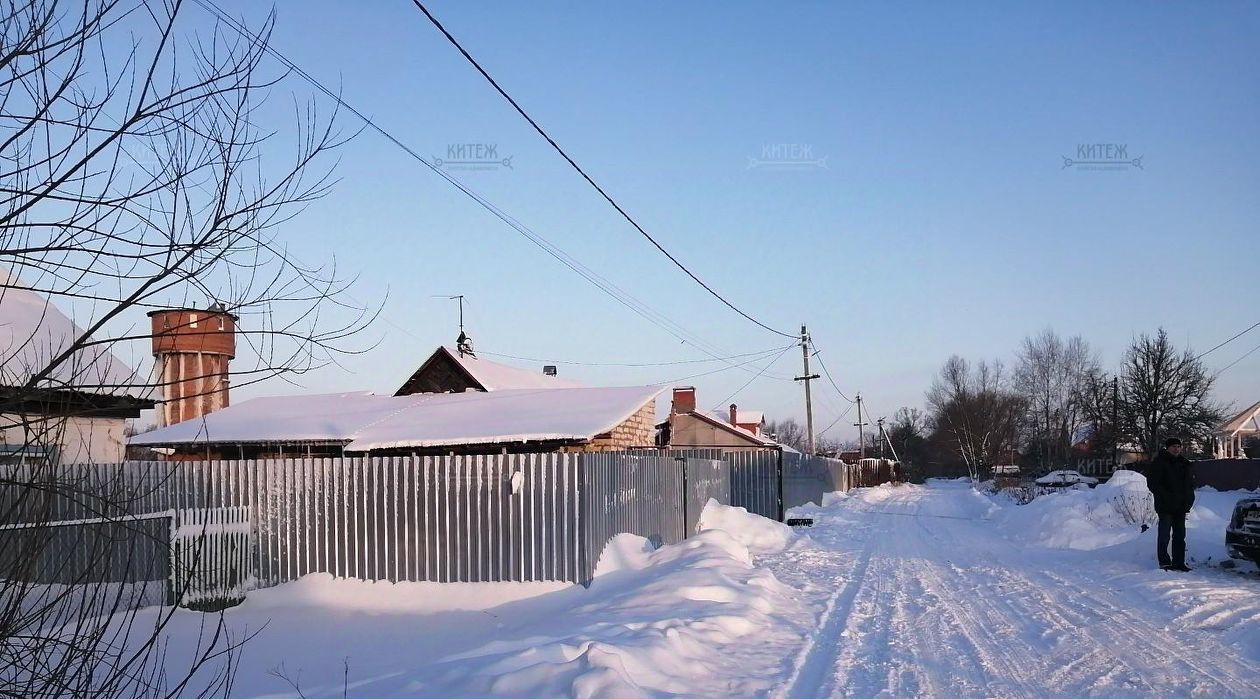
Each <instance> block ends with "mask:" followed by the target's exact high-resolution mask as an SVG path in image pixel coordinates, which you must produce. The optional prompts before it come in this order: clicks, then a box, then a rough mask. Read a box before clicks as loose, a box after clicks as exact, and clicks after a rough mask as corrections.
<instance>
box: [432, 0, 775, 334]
mask: <svg viewBox="0 0 1260 699" xmlns="http://www.w3.org/2000/svg"><path fill="white" fill-rule="evenodd" d="M412 3H413V4H414V5H415V6H416V7H417V8H419V9H420V11H421V12H423V13H424V16H425V17H428V18H429V22H431V23H432V24H433V26H434V27H437V29H438V31H440V32H442V35H443V36H445V37H446V40H447V41H449V42H450V43H451V45H452V46H454V47H455V48H456V49H458V50H459V52H460V53H461V54H462V55H463V56H464V58H465V59H467V60H468V62H469V63H471V64H472V66H473V67H474V68H476V69H477V72H478V73H481V76H482V77H483V78H485V79H486V80H487V81H488V82H489V83H490V85H491V86H492V87H494V89H495V90H496V91H497V92H498V93H499V94H500V95H502V96H503V99H506V100H507V101H508V103H509V104H511V105H512V108H513V109H515V110H516V112H517V113H518V114H520V115H521V116H522V117H524V118H525V121H528V122H529V125H530V126H532V127H534V130H535V131H537V132H538V135H540V136H542V137H543V138H544V139H545V140H546V141H547V143H549V144H551V147H552V148H554V149H555V151H556V152H557V153H559V154H560V156H561V157H563V158H564V159H565V161H566V162H568V163H569V165H570V166H572V167H573V169H574V170H576V171H577V173H578V174H579V175H581V176H582V178H583V179H585V180H586V181H587V182H588V183H589V184H590V185H591V186H592V187H594V188H595V191H597V192H599V194H600V196H602V197H603V198H604V200H605V201H607V202H608V203H609V204H611V205H612V207H613V208H614V209H616V210H617V213H619V214H621V217H622V218H624V219H625V220H626V221H628V222H629V223H630V225H631V226H634V228H635V230H637V231H638V232H639V233H641V234H642V235H643V237H644V238H647V239H648V242H650V243H652V245H653V246H654V247H655V248H656V249H657V250H659V251H660V252H661V254H663V255H665V257H667V258H669V261H670V262H673V263H674V266H675V267H677V268H678V269H681V270H682V271H683V272H685V273H686V274H687V276H688V277H691V279H692V280H693V281H695V282H696V283H697V284H699V285H700V286H701V287H703V288H704V290H705V291H707V292H709V293H710V294H712V295H713V297H714V298H716V299H717V300H719V301H721V302H722V303H723V304H725V305H726V306H727V307H728V308H730V309H731V310H733V311H735V312H736V313H738V314H740V315H741V316H743V317H744V318H746V319H748V320H750V321H752V322H753V323H755V324H757V325H758V326H760V327H762V328H764V329H766V330H769V331H770V332H772V333H775V334H777V335H782V336H783V337H792V338H794V337H796V335H794V334H791V333H785V332H782V331H780V330H775V329H774V328H772V327H770V326H769V325H766V324H765V323H763V322H761V321H759V320H757V319H756V318H754V317H752V316H750V315H748V314H747V313H745V312H744V311H743V310H741V309H740V308H739V307H737V306H736V305H735V304H733V303H731V302H730V301H727V300H726V298H725V297H723V296H722V295H721V294H719V293H718V292H717V291H715V290H714V289H713V287H711V286H709V285H708V284H706V283H705V282H704V281H703V280H702V279H700V277H698V276H696V275H695V273H694V272H692V271H691V270H690V269H687V267H686V265H684V264H683V263H682V262H679V261H678V258H676V257H674V256H673V255H672V254H671V253H670V252H669V251H668V250H666V249H665V248H664V246H662V245H661V244H660V243H659V242H657V241H656V239H655V238H653V237H652V235H651V234H650V233H648V232H647V231H646V230H644V228H643V226H640V225H639V222H638V221H635V220H634V218H633V217H632V216H630V214H628V213H626V210H625V209H623V208H622V207H621V205H620V204H618V203H617V201H616V200H614V199H613V198H612V196H610V195H609V194H608V192H606V191H604V188H603V187H601V186H599V184H598V183H597V182H595V180H594V179H593V178H591V176H590V175H588V174H586V171H585V170H583V169H582V166H580V165H578V164H577V162H576V161H574V160H573V158H571V157H569V154H568V153H566V152H565V150H564V149H563V148H561V147H560V144H558V143H556V141H555V139H553V138H552V137H551V136H550V135H548V134H547V132H546V131H544V130H543V128H542V127H541V126H539V125H538V122H536V121H534V118H533V117H531V116H530V115H529V114H528V113H526V111H525V110H524V109H523V108H522V107H521V105H520V104H518V103H517V101H516V100H515V99H512V96H511V95H509V94H508V93H507V91H506V90H504V89H503V88H502V87H501V86H500V85H499V83H498V81H496V80H495V79H494V78H493V77H491V75H490V73H488V72H486V69H485V68H482V67H481V64H480V63H478V62H477V59H475V58H473V57H472V54H470V53H468V50H467V49H465V48H464V47H463V45H462V44H460V43H459V41H458V40H457V39H456V38H455V37H454V36H452V35H451V33H450V32H449V31H447V30H446V27H444V26H442V23H441V22H439V21H438V19H437V17H434V16H433V13H431V12H429V9H428V8H427V7H425V6H424V4H423V3H421V2H420V0H412Z"/></svg>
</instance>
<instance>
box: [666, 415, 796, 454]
mask: <svg viewBox="0 0 1260 699" xmlns="http://www.w3.org/2000/svg"><path fill="white" fill-rule="evenodd" d="M681 414H682V415H691V416H692V417H695V418H698V419H700V420H701V421H703V422H706V423H708V424H710V425H713V426H714V427H717V428H719V429H722V430H726V431H727V432H730V433H731V434H733V435H736V436H738V437H741V438H743V439H746V440H748V441H750V442H752V443H753V444H756V445H758V446H766V447H771V446H777V445H778V442H776V441H774V440H773V439H766V438H764V437H758V436H757V435H755V434H753V433H752V432H749V431H748V430H746V429H744V428H742V427H739V426H737V425H732V424H731V423H729V422H727V421H726V420H719V419H718V418H716V417H713V416H712V415H706V414H704V413H702V412H700V411H698V410H693V411H691V412H689V413H681Z"/></svg>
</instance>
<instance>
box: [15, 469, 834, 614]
mask: <svg viewBox="0 0 1260 699" xmlns="http://www.w3.org/2000/svg"><path fill="white" fill-rule="evenodd" d="M787 456H788V458H787V459H782V460H781V455H780V453H779V452H778V450H762V451H749V452H731V453H727V454H721V453H719V452H716V451H712V450H689V451H684V450H674V451H669V450H645V451H636V452H628V453H585V454H513V455H492V456H447V457H382V458H377V457H374V458H339V459H291V460H264V461H204V462H128V463H124V464H104V465H71V466H60V467H57V468H56V469H55V470H50V469H49V467H36V466H0V570H5V571H19V569H23V570H24V569H31V567H32V566H31V564H30V563H29V560H28V559H29V556H27V555H26V554H23V551H26V552H27V553H29V550H30V549H31V547H32V546H37V547H38V548H40V549H41V553H40V555H41V556H45V557H47V558H48V559H49V560H57V559H58V557H61V558H63V559H66V560H80V562H82V563H87V562H89V561H95V560H100V559H102V558H104V559H106V560H109V557H110V556H115V555H116V554H114V553H110V552H108V551H106V552H104V553H102V548H101V546H102V545H101V544H100V543H91V542H90V541H89V540H93V539H100V540H105V541H113V542H115V544H114V546H115V547H116V548H117V547H118V546H119V545H120V544H118V543H117V542H123V544H125V545H126V546H127V547H128V550H130V551H131V553H130V554H129V558H128V561H131V559H132V558H134V559H137V560H136V562H134V563H132V562H129V563H128V565H129V566H133V567H134V565H136V564H143V565H142V567H144V568H146V572H145V575H147V576H148V577H144V578H143V579H148V580H152V579H155V578H154V575H155V573H154V572H153V571H154V570H162V571H165V572H164V574H165V575H166V576H167V577H168V578H170V579H171V581H172V582H171V586H172V588H173V589H177V590H178V589H182V590H185V598H186V599H185V601H188V599H191V598H192V597H196V596H201V597H213V596H214V595H215V594H217V592H216V591H218V592H223V591H225V590H226V591H228V592H230V593H232V594H235V592H234V591H236V590H242V589H245V588H247V587H251V586H261V587H266V586H271V585H276V584H279V583H283V582H287V581H290V580H294V579H297V578H299V577H301V576H303V575H306V574H309V573H316V572H324V573H329V574H332V575H334V576H338V577H347V578H359V579H365V580H390V581H403V580H408V581H437V582H453V581H460V582H478V581H497V580H517V581H530V580H567V581H574V582H586V581H588V580H589V579H590V578H591V575H592V574H593V572H594V567H595V565H596V563H597V561H598V558H599V555H600V553H601V552H602V551H603V548H604V545H605V544H606V543H607V541H608V539H610V538H611V537H612V536H614V535H616V534H618V533H621V532H629V533H633V534H638V535H640V536H644V537H646V538H648V539H651V540H652V541H654V542H656V543H658V544H668V543H674V542H677V541H681V540H682V539H684V538H686V537H687V536H689V535H691V534H693V533H694V532H695V531H696V529H697V526H698V522H699V517H700V512H701V510H702V509H703V507H704V504H705V503H706V502H708V500H709V499H710V498H712V499H715V500H717V501H718V502H721V503H723V504H731V505H737V506H740V507H745V508H747V509H748V510H749V511H751V512H755V513H757V514H761V515H764V516H767V517H771V518H776V519H777V518H779V517H780V516H781V513H782V509H783V507H784V506H785V505H786V506H789V507H790V506H792V505H794V504H800V503H799V502H797V499H798V497H797V496H796V495H792V493H794V492H796V491H797V490H799V491H800V492H802V493H805V492H806V491H808V494H809V495H810V497H813V494H814V493H816V492H819V493H820V492H821V489H822V488H826V489H847V487H849V486H850V485H851V484H852V483H853V482H854V480H853V477H852V474H850V473H849V471H848V470H847V467H846V466H845V465H844V464H843V463H841V462H836V461H834V460H829V459H823V460H821V461H819V460H817V459H812V458H811V459H805V458H796V457H799V455H791V454H789V455H787ZM714 457H720V458H721V460H718V459H717V458H714ZM785 464H786V469H787V470H786V472H784V471H783V470H782V469H783V468H784V467H785V466H784V465H785ZM837 465H838V466H837ZM785 479H786V483H788V484H791V485H792V487H789V488H787V491H788V495H789V497H788V499H787V502H784V497H783V496H784V494H785V490H784V486H783V484H784V483H785ZM806 480H810V481H812V482H811V484H809V485H808V486H807V487H804V486H802V487H800V488H798V487H797V486H798V485H799V483H798V482H800V483H804V482H805V481H806ZM793 488H795V489H796V490H794V489H793ZM819 499H820V495H819ZM150 520H153V521H152V522H150ZM139 522H150V523H149V524H139ZM154 522H157V523H154ZM60 527H66V528H67V529H66V531H67V532H68V531H70V530H71V529H73V530H74V531H75V534H74V535H70V534H67V533H65V532H54V533H53V534H48V533H47V532H49V531H52V530H55V529H59V528H60ZM119 527H123V528H124V530H126V531H135V530H137V529H144V528H145V527H148V529H144V531H143V532H142V533H141V534H142V535H143V536H144V537H146V538H147V540H148V541H150V542H158V543H159V544H160V545H154V546H150V549H152V550H149V549H146V548H144V546H138V545H137V544H136V542H135V541H132V540H128V539H126V538H125V537H122V536H121V535H120V534H119V533H118V530H119ZM150 529H151V530H152V531H149V530H150ZM36 535H38V536H39V537H42V538H37V539H33V538H31V537H33V536H36ZM135 536H139V535H138V534H133V535H132V538H133V539H134V538H135ZM32 542H34V543H32ZM128 542H130V543H128ZM193 543H196V545H198V546H202V547H204V550H203V553H202V556H203V558H196V557H195V556H193V555H191V554H190V553H189V551H190V550H192V549H190V548H189V547H190V546H192V545H193ZM110 550H112V549H110ZM119 550H121V549H119ZM171 551H175V552H176V554H177V557H178V559H179V560H178V563H179V564H180V566H181V567H183V566H185V565H191V564H190V563H189V561H190V560H193V559H194V558H196V560H197V561H198V564H197V570H196V571H194V572H195V573H196V576H198V577H197V579H196V580H193V579H192V578H189V577H188V575H183V574H173V573H172V572H171V571H170V570H169V569H170V567H171V566H170V564H169V561H168V560H167V559H168V558H169V553H170V552H171ZM75 557H77V558H75ZM41 560H43V559H41ZM40 565H44V566H45V568H43V569H41V570H42V571H43V572H42V579H45V580H46V581H49V582H56V581H59V580H57V579H54V578H65V580H64V581H66V582H71V580H70V579H69V578H71V577H73V576H74V574H78V575H79V577H81V575H82V572H83V571H82V566H80V568H78V569H75V568H72V567H69V566H66V567H65V569H64V570H62V571H60V572H59V573H57V574H53V573H55V572H56V571H52V572H50V571H49V570H48V569H47V568H46V566H47V564H46V563H45V564H40ZM23 566H25V568H23ZM120 566H121V563H119V564H114V563H110V564H109V565H108V566H106V568H107V569H108V570H109V571H111V572H110V575H111V576H114V577H118V576H122V577H124V578H126V577H130V578H133V579H141V578H139V577H137V574H135V573H131V572H128V571H129V570H131V568H127V567H121V568H120ZM242 567H244V568H246V570H240V569H241V568H242ZM207 578H211V579H210V580H208V581H207ZM156 579H160V578H156Z"/></svg>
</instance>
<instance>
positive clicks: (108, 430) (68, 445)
mask: <svg viewBox="0 0 1260 699" xmlns="http://www.w3.org/2000/svg"><path fill="white" fill-rule="evenodd" d="M28 419H30V420H38V422H33V424H32V425H31V431H30V432H27V431H26V430H24V429H23V427H22V422H23V420H22V417H21V416H18V415H13V414H0V438H2V439H3V442H4V443H5V444H11V445H12V444H17V445H20V444H25V442H26V440H27V439H29V437H28V436H27V435H28V434H35V435H38V436H37V437H36V438H35V441H36V442H37V445H38V446H42V447H45V448H48V447H51V448H54V449H56V453H57V456H58V459H59V460H60V461H61V462H62V463H98V464H104V463H118V462H119V461H124V460H126V456H127V442H126V438H125V437H124V435H123V430H124V429H125V428H126V425H127V421H126V419H125V418H121V417H62V418H48V419H41V418H39V417H30V416H28Z"/></svg>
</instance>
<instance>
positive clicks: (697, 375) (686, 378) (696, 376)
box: [656, 342, 798, 386]
mask: <svg viewBox="0 0 1260 699" xmlns="http://www.w3.org/2000/svg"><path fill="white" fill-rule="evenodd" d="M796 346H798V345H797V343H795V342H793V343H792V344H790V345H788V346H787V347H784V348H782V350H781V351H782V352H787V351H788V350H790V349H792V348H793V347H796ZM761 359H762V357H753V358H752V359H749V360H747V361H744V362H740V363H739V364H732V365H730V366H724V367H720V368H717V369H713V370H712V371H704V372H701V373H699V374H691V375H690V376H683V377H681V378H677V379H671V380H669V381H660V382H657V384H656V385H658V386H659V385H664V384H671V383H679V382H682V381H689V380H691V379H698V378H700V377H701V376H709V375H711V374H716V373H718V372H722V371H730V370H731V369H736V368H740V367H745V366H747V365H749V364H752V363H754V362H758V361H761ZM747 371H751V370H747ZM783 380H784V381H786V380H788V379H783Z"/></svg>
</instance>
